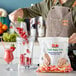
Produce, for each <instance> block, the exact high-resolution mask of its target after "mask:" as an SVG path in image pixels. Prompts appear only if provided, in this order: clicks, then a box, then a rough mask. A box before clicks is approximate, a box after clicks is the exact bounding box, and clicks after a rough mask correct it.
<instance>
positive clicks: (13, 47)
mask: <svg viewBox="0 0 76 76" xmlns="http://www.w3.org/2000/svg"><path fill="white" fill-rule="evenodd" d="M10 49H11V51H12V52H13V51H14V50H15V45H14V44H12V45H11V47H10Z"/></svg>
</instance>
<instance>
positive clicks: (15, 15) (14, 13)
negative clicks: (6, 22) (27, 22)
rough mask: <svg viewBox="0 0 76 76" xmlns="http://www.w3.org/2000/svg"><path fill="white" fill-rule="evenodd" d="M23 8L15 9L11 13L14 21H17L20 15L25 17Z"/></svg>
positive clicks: (10, 15)
mask: <svg viewBox="0 0 76 76" xmlns="http://www.w3.org/2000/svg"><path fill="white" fill-rule="evenodd" d="M23 15H24V14H23V10H22V9H21V8H20V9H18V10H15V11H14V12H12V13H11V14H9V19H10V20H11V21H12V22H16V21H17V20H18V17H20V18H23Z"/></svg>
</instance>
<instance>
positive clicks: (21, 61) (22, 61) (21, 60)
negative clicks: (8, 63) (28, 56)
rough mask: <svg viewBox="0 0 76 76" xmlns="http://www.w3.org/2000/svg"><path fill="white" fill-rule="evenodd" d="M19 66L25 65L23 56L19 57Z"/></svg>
mask: <svg viewBox="0 0 76 76" xmlns="http://www.w3.org/2000/svg"><path fill="white" fill-rule="evenodd" d="M20 64H21V65H25V56H24V54H21V55H20Z"/></svg>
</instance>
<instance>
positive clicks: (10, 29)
mask: <svg viewBox="0 0 76 76" xmlns="http://www.w3.org/2000/svg"><path fill="white" fill-rule="evenodd" d="M14 32H15V31H14V29H13V24H12V23H10V28H9V33H10V34H12V33H14Z"/></svg>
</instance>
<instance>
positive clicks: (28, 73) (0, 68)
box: [0, 65, 76, 76]
mask: <svg viewBox="0 0 76 76" xmlns="http://www.w3.org/2000/svg"><path fill="white" fill-rule="evenodd" d="M6 67H7V65H0V76H76V71H73V72H71V73H37V72H36V70H25V71H21V70H17V66H13V67H14V69H15V71H6Z"/></svg>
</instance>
